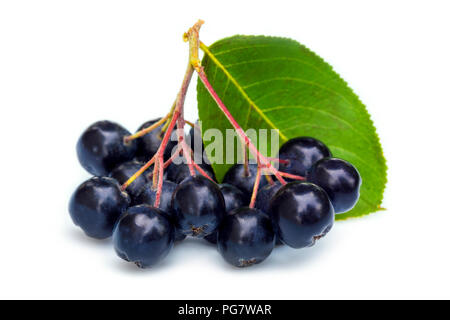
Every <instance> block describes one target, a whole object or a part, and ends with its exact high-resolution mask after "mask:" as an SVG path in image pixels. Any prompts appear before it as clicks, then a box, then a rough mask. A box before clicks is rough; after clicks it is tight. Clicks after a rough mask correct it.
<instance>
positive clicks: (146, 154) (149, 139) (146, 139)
mask: <svg viewBox="0 0 450 320" xmlns="http://www.w3.org/2000/svg"><path fill="white" fill-rule="evenodd" d="M159 120H160V118H158V119H155V120H150V121H147V122H145V123H143V124H142V125H141V126H140V127H139V128H138V129H137V131H140V130H143V129H145V128H148V127H150V126H151V125H153V124H154V123H155V122H157V121H159ZM163 126H164V124H162V125H160V126H159V127H158V128H156V129H155V130H152V131H150V132H149V133H147V134H146V135H144V136H142V137H140V138H138V139H137V140H136V141H137V146H138V149H137V154H136V157H137V159H138V160H139V161H142V162H147V161H149V160H150V159H151V158H152V157H153V156H154V155H155V153H156V152H157V151H158V148H159V146H160V145H161V142H162V139H163V138H164V133H162V132H161V129H162V127H163ZM174 132H175V131H174ZM175 136H176V135H175V133H172V137H175ZM176 145H177V142H176V141H173V140H172V139H169V142H168V143H167V147H166V149H165V150H164V159H165V160H167V159H169V158H170V156H171V154H172V150H173V149H174V148H175V147H176Z"/></svg>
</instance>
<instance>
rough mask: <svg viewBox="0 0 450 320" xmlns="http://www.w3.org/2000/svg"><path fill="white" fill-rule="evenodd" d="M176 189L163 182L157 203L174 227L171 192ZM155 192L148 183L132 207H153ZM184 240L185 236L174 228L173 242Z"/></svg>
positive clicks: (172, 185) (168, 182)
mask: <svg viewBox="0 0 450 320" xmlns="http://www.w3.org/2000/svg"><path fill="white" fill-rule="evenodd" d="M176 187H177V184H175V183H173V182H171V181H167V180H165V181H164V182H163V185H162V189H161V197H160V201H159V208H160V209H161V210H162V211H164V213H166V214H167V215H168V217H169V220H170V221H171V222H172V223H173V224H174V225H175V224H176V221H175V220H176V219H175V213H174V211H173V208H172V195H173V192H174V191H175V189H176ZM156 191H157V190H155V189H153V183H151V182H150V183H148V184H146V185H145V186H144V187H143V188H142V189H141V192H140V194H139V196H137V197H136V199H135V201H134V202H133V204H134V205H138V204H147V205H151V206H153V205H154V203H155V200H156ZM184 238H186V236H185V235H184V234H182V233H181V232H180V230H178V229H177V228H176V230H175V241H176V242H178V241H181V240H183V239H184Z"/></svg>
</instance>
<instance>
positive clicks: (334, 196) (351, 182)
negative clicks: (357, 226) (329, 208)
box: [307, 158, 361, 213]
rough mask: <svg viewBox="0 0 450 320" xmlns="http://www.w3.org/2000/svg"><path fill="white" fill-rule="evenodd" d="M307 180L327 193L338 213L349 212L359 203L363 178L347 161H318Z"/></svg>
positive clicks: (329, 159)
mask: <svg viewBox="0 0 450 320" xmlns="http://www.w3.org/2000/svg"><path fill="white" fill-rule="evenodd" d="M307 180H308V181H310V182H312V183H315V184H317V185H319V186H320V187H322V188H323V189H324V190H325V191H326V192H327V194H328V196H329V197H330V200H331V203H332V204H333V207H334V210H335V212H336V213H343V212H347V211H349V210H350V209H352V208H353V207H354V206H355V204H356V203H357V202H358V199H359V188H360V186H361V176H360V175H359V172H358V170H357V169H356V168H355V167H354V166H353V165H352V164H351V163H349V162H347V161H345V160H342V159H337V158H326V159H322V160H320V161H318V162H317V163H316V164H314V166H313V167H312V168H311V169H310V171H309V172H308V174H307Z"/></svg>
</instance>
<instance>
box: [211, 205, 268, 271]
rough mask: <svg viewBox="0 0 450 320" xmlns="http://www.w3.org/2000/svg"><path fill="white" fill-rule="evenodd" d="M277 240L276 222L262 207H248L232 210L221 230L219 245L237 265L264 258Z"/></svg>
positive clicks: (244, 264) (227, 258)
mask: <svg viewBox="0 0 450 320" xmlns="http://www.w3.org/2000/svg"><path fill="white" fill-rule="evenodd" d="M274 243H275V234H274V230H273V227H272V221H271V219H270V218H269V217H268V216H267V215H266V214H265V213H263V212H262V211H260V210H258V209H251V208H248V207H245V208H239V209H236V210H234V211H232V213H231V214H230V215H227V216H226V217H225V218H224V219H223V222H222V224H221V225H220V227H219V230H218V236H217V248H218V250H219V252H220V254H221V255H222V257H223V258H224V259H225V260H226V261H227V262H228V263H230V264H232V265H234V266H236V267H248V266H251V265H254V264H257V263H260V262H262V261H264V260H265V259H266V258H267V257H268V256H269V255H270V253H271V252H272V250H273V247H274Z"/></svg>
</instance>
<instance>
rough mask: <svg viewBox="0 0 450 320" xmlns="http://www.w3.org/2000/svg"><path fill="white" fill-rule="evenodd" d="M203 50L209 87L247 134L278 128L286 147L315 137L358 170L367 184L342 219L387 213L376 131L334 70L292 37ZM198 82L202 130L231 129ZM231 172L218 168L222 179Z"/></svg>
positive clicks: (244, 39) (226, 42) (245, 39)
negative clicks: (383, 210) (293, 140)
mask: <svg viewBox="0 0 450 320" xmlns="http://www.w3.org/2000/svg"><path fill="white" fill-rule="evenodd" d="M203 49H204V51H205V55H204V58H203V61H202V65H203V67H204V69H205V72H206V74H207V76H208V79H209V81H210V82H211V84H212V86H213V88H214V89H215V91H216V92H217V94H218V95H219V97H220V98H221V99H222V101H223V102H224V103H225V105H226V106H227V108H228V109H229V110H230V112H231V114H232V115H233V117H235V119H236V120H237V122H238V123H239V124H240V125H241V126H242V127H243V129H244V130H246V129H248V128H254V129H256V130H258V129H272V128H277V129H279V131H280V140H281V141H280V144H282V143H284V142H285V141H287V140H288V139H290V138H294V137H298V136H312V137H315V138H317V139H320V140H322V141H323V142H324V143H326V144H327V146H328V147H329V148H330V150H331V151H332V153H333V155H334V156H336V157H339V158H342V159H345V160H348V161H350V162H351V163H352V164H354V165H355V166H356V167H357V168H358V170H359V172H360V174H361V176H362V181H363V182H362V186H361V197H360V200H359V202H358V204H357V205H356V207H355V208H354V209H353V210H352V211H350V212H348V213H346V214H343V215H338V216H337V219H345V218H348V217H357V216H361V215H365V214H369V213H371V212H374V211H377V210H380V209H381V208H380V205H381V201H382V199H383V191H384V187H385V184H386V180H387V179H386V170H387V167H386V160H385V159H384V156H383V151H382V149H381V145H380V142H379V139H378V136H377V134H376V131H375V127H374V125H373V123H372V121H371V119H370V116H369V114H368V112H367V110H366V108H365V106H364V105H363V104H362V102H361V101H360V100H359V98H358V97H357V96H356V94H355V93H354V92H353V91H352V90H351V89H350V88H349V87H348V85H347V83H346V82H345V81H344V80H342V78H340V77H339V75H338V74H337V73H336V72H334V71H333V69H332V68H331V66H330V65H328V64H327V63H326V62H324V61H323V60H322V59H321V58H320V57H319V56H317V55H316V54H315V53H313V52H312V51H310V50H309V49H307V48H306V47H305V46H303V45H301V44H299V43H298V42H296V41H294V40H290V39H285V38H276V37H265V36H233V37H230V38H226V39H223V40H220V41H218V42H216V43H214V44H213V45H211V46H210V47H209V48H208V47H204V48H203ZM198 83H199V84H198V86H197V99H198V108H199V117H200V120H201V121H202V126H203V132H205V129H209V128H217V129H219V130H221V131H222V132H225V130H226V129H230V128H232V127H231V125H230V124H229V123H228V121H227V119H226V118H225V116H224V115H223V114H222V113H221V111H220V110H219V108H218V107H217V105H216V103H215V102H214V100H213V99H212V98H211V97H210V96H209V94H208V92H207V91H206V88H205V87H204V85H203V84H202V83H201V82H200V81H199V82H198ZM205 144H206V145H207V144H208V142H205ZM230 166H231V165H229V164H213V168H214V171H215V172H216V175H217V178H218V179H219V181H220V179H222V178H223V176H224V174H225V172H226V171H227V170H228V168H229V167H230Z"/></svg>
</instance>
